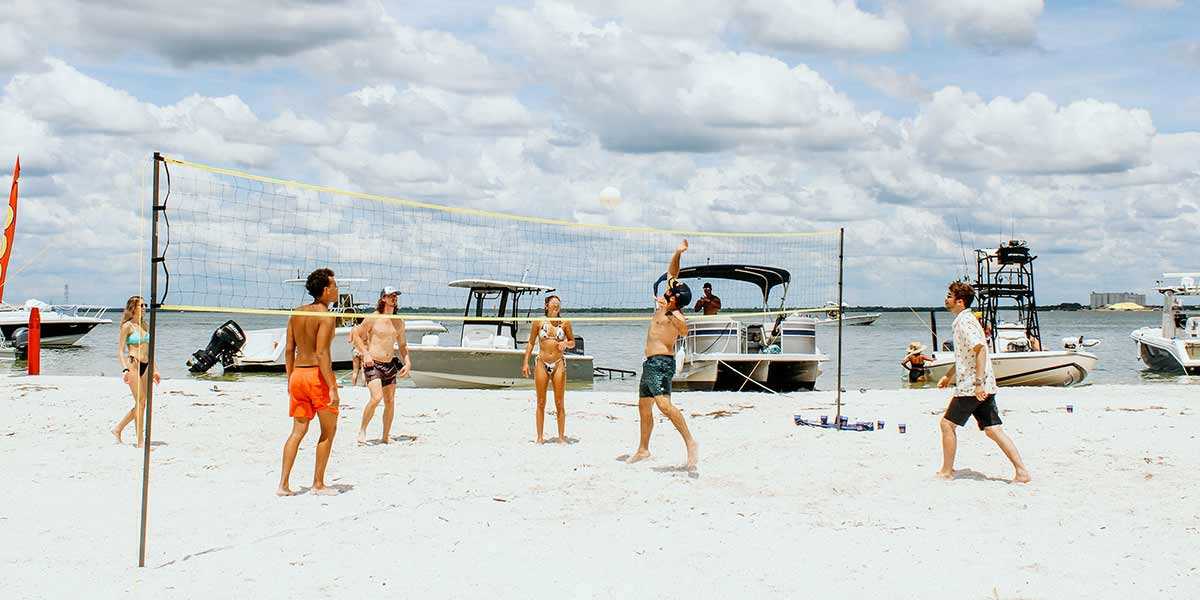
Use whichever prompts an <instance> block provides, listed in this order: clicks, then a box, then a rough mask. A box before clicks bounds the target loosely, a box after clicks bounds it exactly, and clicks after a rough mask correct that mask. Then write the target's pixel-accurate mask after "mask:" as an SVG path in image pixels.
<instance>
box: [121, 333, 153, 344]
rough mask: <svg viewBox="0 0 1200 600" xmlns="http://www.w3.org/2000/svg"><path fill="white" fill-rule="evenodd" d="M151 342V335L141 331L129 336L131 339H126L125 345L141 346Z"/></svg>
mask: <svg viewBox="0 0 1200 600" xmlns="http://www.w3.org/2000/svg"><path fill="white" fill-rule="evenodd" d="M149 341H150V333H149V332H146V333H142V332H140V331H135V332H133V333H131V334H129V337H128V338H126V339H125V343H126V344H128V345H130V346H140V345H142V344H145V343H146V342H149Z"/></svg>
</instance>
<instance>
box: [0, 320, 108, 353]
mask: <svg viewBox="0 0 1200 600" xmlns="http://www.w3.org/2000/svg"><path fill="white" fill-rule="evenodd" d="M109 322H110V321H108V320H107V319H104V320H85V321H84V320H81V321H49V322H47V321H42V325H41V329H42V331H41V333H42V337H41V345H42V347H43V348H67V347H70V346H75V345H77V344H78V343H79V341H80V340H82V339H83V338H84V336H86V335H87V334H89V333H91V331H92V329H95V328H96V326H97V325H102V324H105V323H109ZM28 326H29V325H28V324H27V323H13V324H6V325H0V335H3V336H4V339H5V340H6V341H11V340H12V339H13V336H14V335H15V334H16V332H17V330H18V329H24V328H26V327H28Z"/></svg>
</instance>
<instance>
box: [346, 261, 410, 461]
mask: <svg viewBox="0 0 1200 600" xmlns="http://www.w3.org/2000/svg"><path fill="white" fill-rule="evenodd" d="M399 297H400V291H399V290H397V289H396V288H394V287H392V286H390V285H389V286H387V287H385V288H383V289H382V290H380V291H379V304H377V305H376V306H375V312H374V313H372V314H371V315H368V316H367V317H365V318H363V322H362V323H360V324H359V325H358V326H356V327H355V328H354V330H353V331H352V332H351V335H352V336H353V341H354V347H355V348H357V349H358V351H359V353H360V354H362V357H363V375H364V376H365V377H366V380H367V389H368V390H369V391H370V392H371V400H370V401H369V402H367V405H366V407H364V408H363V416H362V426H361V427H360V428H359V430H358V443H360V444H363V443H366V441H367V426H368V425H370V424H371V418H372V417H374V416H375V408H376V407H377V406H379V401H380V400H382V401H383V437H381V438H380V439H379V441H380V442H382V443H384V444H386V443H388V442H390V441H391V432H392V419H393V418H395V416H396V379H397V378H404V377H408V372H409V370H410V368H411V365H412V361H411V360H410V358H409V355H408V343H407V341H406V340H405V335H404V321H403V320H402V319H397V318H392V317H391V316H390V315H393V314H395V313H396V303H397V300H398V299H399ZM376 315H382V316H376ZM397 349H399V356H397V352H396V350H397Z"/></svg>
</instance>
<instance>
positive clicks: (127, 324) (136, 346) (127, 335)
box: [112, 296, 159, 448]
mask: <svg viewBox="0 0 1200 600" xmlns="http://www.w3.org/2000/svg"><path fill="white" fill-rule="evenodd" d="M145 309H146V302H145V301H144V300H142V297H141V296H132V297H130V298H129V300H126V301H125V312H124V313H122V314H121V331H120V333H119V334H118V337H119V338H120V339H119V340H118V341H117V358H118V359H119V360H120V361H121V366H122V367H123V371H122V378H123V379H124V381H125V383H126V385H128V386H129V391H130V393H132V394H133V408H131V409H129V412H128V413H125V416H124V417H121V420H120V422H118V423H117V426H116V427H113V430H112V434H113V436H114V437H116V438H117V443H118V444H122V443H124V442H123V441H122V440H121V433H122V432H124V431H125V427H126V426H127V425H129V423H130V421H133V422H134V424H135V425H134V428H135V429H136V430H137V431H136V432H135V433H136V434H137V447H138V448H141V447H142V443H143V442H144V440H143V439H142V437H143V436H144V435H145V429H144V428H143V427H142V419H143V418H144V416H145V414H146V400H145V398H144V397H143V394H145V393H146V379H147V376H148V373H147V371H149V366H150V365H149V357H148V355H149V353H150V331H149V329H148V328H147V327H146V320H145ZM158 382H159V376H158V369H155V370H154V383H158Z"/></svg>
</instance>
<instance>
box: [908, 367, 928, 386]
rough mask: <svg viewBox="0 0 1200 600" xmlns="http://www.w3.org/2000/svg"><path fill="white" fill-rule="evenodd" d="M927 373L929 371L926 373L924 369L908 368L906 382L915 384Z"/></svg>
mask: <svg viewBox="0 0 1200 600" xmlns="http://www.w3.org/2000/svg"><path fill="white" fill-rule="evenodd" d="M928 373H929V371H927V370H926V369H925V367H910V368H909V369H908V382H909V383H916V382H918V381H920V380H921V378H922V377H924V376H925V375H926V374H928Z"/></svg>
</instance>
